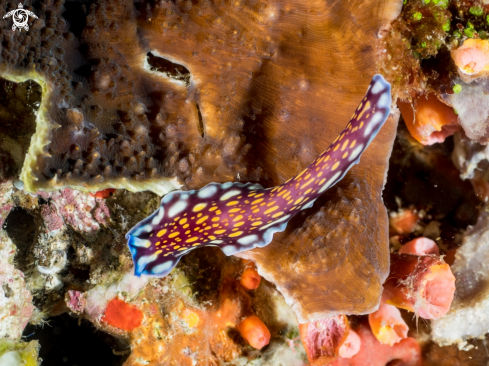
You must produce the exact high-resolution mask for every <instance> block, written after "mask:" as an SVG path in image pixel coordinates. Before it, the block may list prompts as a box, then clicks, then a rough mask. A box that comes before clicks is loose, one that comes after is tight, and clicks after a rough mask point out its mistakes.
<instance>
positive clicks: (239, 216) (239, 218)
mask: <svg viewBox="0 0 489 366" xmlns="http://www.w3.org/2000/svg"><path fill="white" fill-rule="evenodd" d="M242 218H243V215H238V216H236V217H235V218H234V219H233V221H239V220H241V219H242Z"/></svg>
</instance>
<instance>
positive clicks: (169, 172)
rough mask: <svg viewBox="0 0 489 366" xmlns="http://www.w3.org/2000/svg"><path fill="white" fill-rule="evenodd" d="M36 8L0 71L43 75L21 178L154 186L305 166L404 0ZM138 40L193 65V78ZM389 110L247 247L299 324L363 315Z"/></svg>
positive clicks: (7, 38)
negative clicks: (364, 142) (312, 196)
mask: <svg viewBox="0 0 489 366" xmlns="http://www.w3.org/2000/svg"><path fill="white" fill-rule="evenodd" d="M77 6H79V8H77ZM4 8H5V7H4ZM33 10H34V11H35V12H36V14H37V15H38V17H39V19H37V20H35V21H34V22H33V24H32V26H31V30H30V31H29V32H26V33H19V32H17V33H15V34H14V33H12V32H9V31H6V30H2V37H3V39H4V45H5V46H4V47H3V51H2V60H1V61H2V62H1V65H2V75H4V76H5V77H6V78H8V79H10V80H15V81H19V80H25V79H26V78H31V79H33V80H36V81H37V82H38V83H39V84H40V85H41V87H42V88H43V101H42V104H41V106H40V109H39V113H38V117H37V130H36V133H35V135H34V139H33V143H32V144H31V148H30V151H29V155H28V158H27V160H26V163H25V165H24V169H23V174H22V180H23V181H24V184H25V188H26V189H27V190H28V191H32V190H35V189H44V190H53V189H59V188H61V187H64V186H71V187H76V188H79V189H86V190H92V191H96V190H100V189H104V188H109V187H115V188H126V189H129V190H133V191H138V190H145V189H150V190H153V191H155V192H157V193H160V194H162V193H165V192H167V191H169V190H171V189H174V188H176V187H178V186H179V185H180V184H185V185H186V187H188V188H200V187H202V186H203V185H204V184H205V183H208V182H211V181H218V182H224V181H258V182H260V183H261V184H263V185H264V186H272V185H276V184H279V183H281V182H284V181H286V180H287V179H288V178H290V177H291V176H293V175H294V174H296V173H298V172H299V171H301V170H302V169H303V168H304V167H305V166H306V165H307V164H308V163H309V162H310V161H311V160H313V158H314V157H315V156H317V155H318V154H319V153H320V152H321V151H322V150H323V149H324V147H325V146H327V145H329V144H330V143H331V142H332V139H333V138H334V136H336V134H337V132H338V131H340V130H341V129H342V127H343V125H344V123H345V121H348V120H349V118H350V117H351V114H352V113H353V111H354V109H355V107H356V106H357V104H358V100H359V98H361V96H362V95H363V93H364V91H365V88H366V85H367V84H368V82H369V80H370V78H371V75H373V74H374V73H375V72H376V60H377V53H378V52H379V50H378V49H377V48H376V40H377V37H378V32H379V30H380V28H382V27H385V26H386V25H387V23H388V21H389V20H390V19H392V18H393V17H395V16H396V15H397V13H398V11H399V10H400V2H399V1H395V2H393V1H384V2H380V3H378V2H372V3H368V4H367V3H363V2H358V3H357V2H353V3H344V2H341V3H335V4H334V5H333V6H331V4H327V3H324V2H322V1H311V2H307V3H304V2H299V1H281V2H264V1H254V2H226V1H225V2H210V1H206V2H196V3H189V2H182V1H177V2H156V3H145V2H142V3H136V4H133V3H132V2H128V1H118V2H110V3H109V2H105V1H99V2H97V3H94V4H91V5H90V6H88V4H87V5H83V6H82V5H74V4H72V3H69V4H68V3H67V4H65V5H64V6H63V5H62V3H61V2H46V3H44V4H40V5H38V6H37V7H35V8H34V9H33ZM74 14H76V16H77V17H79V16H81V17H85V19H84V22H85V24H81V25H80V23H83V22H81V21H75V20H74V19H75V18H74ZM64 17H67V18H68V19H63V18H64ZM351 19H355V21H354V22H351ZM122 30H123V31H122ZM28 37H29V38H28ZM148 53H150V54H151V55H153V57H156V58H163V59H166V60H168V61H170V62H171V63H173V64H178V65H181V66H182V67H184V68H185V69H186V70H188V72H189V74H190V77H189V78H188V79H187V80H189V82H188V85H187V83H186V82H185V81H183V80H179V79H178V78H175V77H172V75H169V73H168V72H160V71H159V68H158V66H155V63H154V59H153V60H151V59H150V58H151V57H150V58H148ZM180 73H182V72H181V71H180ZM396 119H397V117H394V118H391V119H390V120H389V121H388V122H387V124H386V125H385V126H384V127H383V129H382V131H381V132H380V133H379V135H378V136H377V138H376V139H375V140H374V141H373V144H372V146H371V147H370V149H369V151H367V153H366V154H365V155H364V156H363V157H362V162H361V164H360V165H358V166H357V167H355V168H354V169H353V170H352V171H351V172H350V173H349V174H348V175H347V177H346V178H345V180H343V181H342V182H341V183H340V184H339V185H338V186H337V187H336V188H337V189H335V190H333V191H332V192H330V193H328V194H327V195H325V197H323V198H322V200H321V202H320V203H319V202H318V203H317V204H316V205H315V206H314V207H313V208H312V209H311V210H309V211H308V212H307V214H308V216H309V218H308V219H307V220H304V219H303V218H300V217H298V218H297V219H296V220H295V221H294V222H293V223H292V225H290V227H289V229H288V230H287V231H286V232H285V233H283V234H281V235H280V236H276V239H275V241H274V242H273V243H272V244H271V245H270V246H269V247H267V248H264V249H260V250H256V251H254V252H253V253H248V256H249V257H250V258H252V259H253V260H254V261H256V262H257V266H258V269H259V272H260V273H261V274H263V275H264V276H265V277H266V278H267V279H270V280H272V281H273V282H274V283H276V284H277V286H278V288H279V289H280V290H281V291H282V293H284V294H285V295H286V297H287V299H288V302H289V303H290V304H293V307H294V309H295V311H296V313H297V314H298V316H299V319H300V320H301V321H306V320H307V321H312V320H314V319H316V318H321V317H324V316H327V315H331V314H334V313H342V312H345V311H346V312H348V313H366V312H368V311H370V310H372V309H374V308H375V306H376V305H377V303H378V301H379V296H380V292H381V283H382V282H383V280H384V278H385V276H386V275H387V272H388V263H387V262H388V259H387V216H386V213H385V208H384V207H383V204H382V200H381V197H380V192H381V190H382V186H383V183H384V178H385V171H386V168H387V157H388V156H389V154H390V151H391V145H392V140H393V137H394V133H395V125H396ZM321 206H324V207H323V208H322V209H321ZM374 223H375V224H374ZM347 238H348V239H347ZM284 246H285V247H286V250H284ZM325 265H327V266H325ZM290 278H294V281H293V282H291V281H290V280H289V279H290ZM337 278H341V279H342V280H341V281H340V283H338V282H337V280H336V279H337ZM333 282H334V283H335V284H334V286H332V285H331V284H333ZM365 288H368V291H367V292H364V291H363V289H365ZM360 289H362V290H361V291H360ZM325 309H327V310H325Z"/></svg>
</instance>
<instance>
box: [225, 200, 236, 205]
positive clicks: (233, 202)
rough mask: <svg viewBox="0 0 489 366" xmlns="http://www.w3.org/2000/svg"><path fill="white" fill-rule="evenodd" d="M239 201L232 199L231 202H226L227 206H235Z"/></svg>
mask: <svg viewBox="0 0 489 366" xmlns="http://www.w3.org/2000/svg"><path fill="white" fill-rule="evenodd" d="M238 203H239V201H231V202H228V203H226V206H234V205H237V204H238Z"/></svg>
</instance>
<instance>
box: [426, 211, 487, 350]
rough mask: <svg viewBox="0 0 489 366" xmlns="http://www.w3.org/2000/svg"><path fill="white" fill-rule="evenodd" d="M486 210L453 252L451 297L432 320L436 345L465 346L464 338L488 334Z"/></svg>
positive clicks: (465, 339)
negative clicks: (447, 308) (442, 312)
mask: <svg viewBox="0 0 489 366" xmlns="http://www.w3.org/2000/svg"><path fill="white" fill-rule="evenodd" d="M488 212H489V211H488V210H487V207H486V208H485V209H484V210H482V212H481V214H480V217H479V220H478V222H477V224H476V225H475V226H473V227H470V228H469V229H468V230H467V232H466V233H465V237H464V240H463V245H462V247H461V248H459V249H458V250H457V252H456V254H455V261H454V263H453V265H452V271H453V273H454V275H455V278H456V283H455V285H456V291H455V297H454V300H453V303H452V306H451V309H450V311H449V312H448V314H447V315H445V317H443V318H440V319H437V320H433V321H432V336H433V340H434V341H435V342H437V343H438V344H440V345H449V344H458V345H459V347H460V348H463V347H464V346H466V341H467V339H470V338H479V337H483V336H484V335H485V334H486V333H489V286H488V280H489V276H488V273H489V268H488V263H489V213H488Z"/></svg>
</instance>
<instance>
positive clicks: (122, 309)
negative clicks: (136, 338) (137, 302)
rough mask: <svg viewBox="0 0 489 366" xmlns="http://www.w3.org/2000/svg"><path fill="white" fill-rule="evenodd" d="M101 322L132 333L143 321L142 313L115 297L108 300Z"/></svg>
mask: <svg viewBox="0 0 489 366" xmlns="http://www.w3.org/2000/svg"><path fill="white" fill-rule="evenodd" d="M102 321H104V322H106V323H108V324H110V325H112V326H114V327H116V328H119V329H122V330H127V331H129V332H130V331H132V330H133V329H135V328H137V327H139V326H140V325H141V323H142V321H143V313H142V312H141V310H139V309H138V308H137V307H135V306H133V305H129V304H128V303H127V302H124V301H122V300H120V299H118V298H117V297H115V298H114V299H112V300H110V302H109V304H108V305H107V309H106V310H105V314H104V316H103V317H102Z"/></svg>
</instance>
